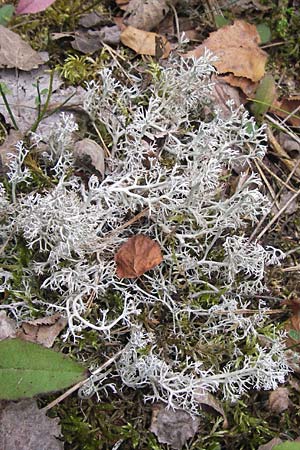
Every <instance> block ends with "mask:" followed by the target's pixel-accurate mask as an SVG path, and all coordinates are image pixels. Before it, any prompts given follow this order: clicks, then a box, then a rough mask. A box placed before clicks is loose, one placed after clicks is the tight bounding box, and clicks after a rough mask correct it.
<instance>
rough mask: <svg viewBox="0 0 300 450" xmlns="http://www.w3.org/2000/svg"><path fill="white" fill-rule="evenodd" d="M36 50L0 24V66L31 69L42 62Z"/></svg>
mask: <svg viewBox="0 0 300 450" xmlns="http://www.w3.org/2000/svg"><path fill="white" fill-rule="evenodd" d="M43 63H44V61H43V59H42V58H41V56H40V55H39V53H38V52H36V51H35V50H33V48H31V47H30V45H29V44H27V42H25V41H23V39H21V38H20V36H19V35H18V34H16V33H14V32H13V31H11V30H9V29H8V28H5V27H3V26H2V25H0V68H5V67H7V68H17V69H20V70H26V71H28V70H32V69H35V68H36V67H38V66H39V65H40V64H43Z"/></svg>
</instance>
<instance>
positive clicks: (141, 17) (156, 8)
mask: <svg viewBox="0 0 300 450" xmlns="http://www.w3.org/2000/svg"><path fill="white" fill-rule="evenodd" d="M177 1H178V0H171V1H168V0H147V1H146V2H145V0H130V2H129V5H128V6H127V8H126V14H125V16H124V23H125V24H126V25H131V26H132V27H136V28H139V29H140V30H145V31H150V30H152V29H153V28H155V27H156V26H157V25H158V24H159V23H160V22H161V21H162V20H163V18H164V17H165V16H166V14H167V13H168V12H169V10H170V4H172V5H175V4H176V3H177Z"/></svg>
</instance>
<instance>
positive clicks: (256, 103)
mask: <svg viewBox="0 0 300 450" xmlns="http://www.w3.org/2000/svg"><path fill="white" fill-rule="evenodd" d="M275 96H276V84H275V81H274V78H273V77H272V75H265V76H264V78H263V79H262V80H261V82H260V84H259V86H258V88H257V90H256V92H255V97H254V99H253V100H252V101H253V104H252V105H251V111H252V112H253V114H254V116H255V118H256V120H258V121H260V120H261V119H262V118H263V116H264V115H265V113H266V112H267V111H268V109H269V108H270V106H271V105H272V103H273V101H274V99H275Z"/></svg>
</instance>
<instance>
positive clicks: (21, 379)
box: [0, 339, 85, 400]
mask: <svg viewBox="0 0 300 450" xmlns="http://www.w3.org/2000/svg"><path fill="white" fill-rule="evenodd" d="M84 376H85V369H84V368H83V367H82V366H81V365H79V364H78V363H76V362H74V361H72V360H71V359H69V358H67V357H66V356H65V355H63V354H62V353H57V352H55V351H54V350H51V349H49V348H46V347H42V346H41V345H38V344H33V343H32V342H27V341H22V340H20V339H5V340H3V341H1V342H0V399H5V400H17V399H20V398H24V397H33V396H34V395H36V394H42V393H47V392H51V391H57V390H60V389H64V388H67V387H69V386H71V385H73V384H75V383H77V382H79V381H81V380H82V379H83V378H84Z"/></svg>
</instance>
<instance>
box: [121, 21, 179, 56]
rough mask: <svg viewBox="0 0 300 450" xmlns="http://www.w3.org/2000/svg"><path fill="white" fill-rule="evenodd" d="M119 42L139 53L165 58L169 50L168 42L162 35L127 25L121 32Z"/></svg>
mask: <svg viewBox="0 0 300 450" xmlns="http://www.w3.org/2000/svg"><path fill="white" fill-rule="evenodd" d="M120 39H121V42H122V44H124V45H126V46H127V47H129V48H131V49H132V50H134V51H135V52H136V53H138V54H139V55H150V56H157V57H158V58H160V57H162V58H167V57H168V56H169V53H170V51H171V46H170V43H169V42H168V41H167V39H166V38H165V37H164V36H161V35H159V34H157V33H151V32H149V31H143V30H139V29H138V28H134V27H131V26H129V27H127V28H125V30H124V31H122V33H121V37H120Z"/></svg>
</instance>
